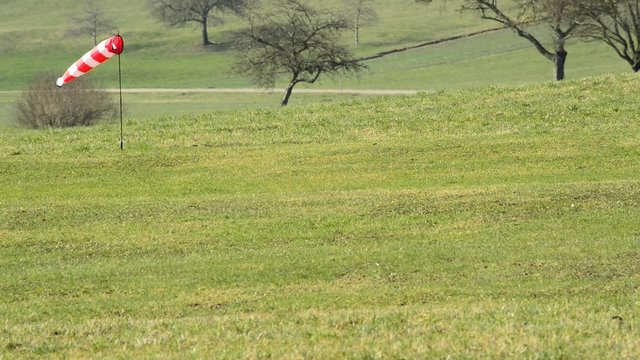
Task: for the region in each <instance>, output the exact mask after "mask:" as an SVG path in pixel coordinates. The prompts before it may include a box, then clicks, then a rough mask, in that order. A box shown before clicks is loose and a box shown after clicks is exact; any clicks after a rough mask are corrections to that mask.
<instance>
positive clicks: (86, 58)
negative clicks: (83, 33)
mask: <svg viewBox="0 0 640 360" xmlns="http://www.w3.org/2000/svg"><path fill="white" fill-rule="evenodd" d="M82 61H84V63H85V64H87V65H89V66H90V67H91V68H94V67H96V66H98V65H100V63H99V62H97V61H95V60H94V58H92V57H91V51H90V52H88V53H86V54H84V56H83V57H82Z"/></svg>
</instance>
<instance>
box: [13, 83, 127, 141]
mask: <svg viewBox="0 0 640 360" xmlns="http://www.w3.org/2000/svg"><path fill="white" fill-rule="evenodd" d="M55 80H56V77H55V76H54V75H50V74H46V75H41V76H39V77H38V78H37V79H36V80H35V81H33V82H32V83H31V84H30V85H29V89H28V90H27V91H25V92H24V93H23V94H22V97H20V98H19V99H18V102H17V104H16V110H17V120H18V123H19V124H20V125H21V126H24V127H27V128H33V129H36V128H42V127H57V128H63V127H70V126H89V125H93V124H95V123H96V122H97V121H98V119H100V118H101V117H102V116H104V115H107V114H110V113H111V114H113V113H114V111H115V106H114V104H113V102H112V100H111V96H110V95H109V94H108V93H107V92H106V91H105V90H101V89H98V88H96V86H94V85H93V84H92V83H91V82H90V81H89V80H87V79H85V78H79V79H76V80H75V81H73V82H71V83H68V84H65V85H64V86H63V87H62V88H58V87H57V86H56V85H55Z"/></svg>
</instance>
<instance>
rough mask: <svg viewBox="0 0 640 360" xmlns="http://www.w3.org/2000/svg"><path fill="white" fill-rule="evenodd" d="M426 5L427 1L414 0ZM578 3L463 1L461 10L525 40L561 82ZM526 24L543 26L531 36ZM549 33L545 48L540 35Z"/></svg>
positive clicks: (565, 0)
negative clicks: (512, 32) (473, 12)
mask: <svg viewBox="0 0 640 360" xmlns="http://www.w3.org/2000/svg"><path fill="white" fill-rule="evenodd" d="M416 1H417V2H423V3H429V2H431V0H416ZM580 1H581V0H514V1H513V2H507V1H505V2H504V3H500V4H499V1H498V0H465V2H464V5H463V7H462V9H463V10H471V11H476V12H477V13H478V14H480V17H481V18H482V19H486V20H491V21H495V22H498V23H500V24H502V25H504V26H505V27H507V28H510V29H512V30H513V31H514V32H515V33H516V34H517V35H518V36H520V37H522V38H524V39H526V40H528V41H529V42H530V43H531V44H532V45H533V46H534V47H535V49H536V50H537V51H538V52H539V53H540V54H541V55H542V56H544V57H545V58H546V59H548V60H550V61H551V62H553V64H554V75H555V76H554V77H555V79H556V80H563V79H564V77H565V70H564V69H565V63H566V59H567V55H568V52H567V50H566V42H567V40H568V39H569V38H570V37H572V36H575V35H576V34H577V32H578V31H579V30H580V25H581V23H582V20H583V15H582V14H581V13H580V11H578V9H579V3H580ZM529 25H544V28H546V29H547V30H546V32H545V33H538V34H534V33H533V32H532V31H531V30H529V29H530V26H529ZM549 32H550V33H551V35H552V36H551V40H552V44H551V46H550V45H545V41H543V40H542V39H543V36H548V34H549Z"/></svg>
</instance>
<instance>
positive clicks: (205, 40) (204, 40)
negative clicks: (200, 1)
mask: <svg viewBox="0 0 640 360" xmlns="http://www.w3.org/2000/svg"><path fill="white" fill-rule="evenodd" d="M201 23H202V45H203V46H208V45H213V43H212V42H211V41H209V31H208V30H207V17H206V16H203V17H202V21H201Z"/></svg>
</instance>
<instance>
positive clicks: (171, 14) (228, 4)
mask: <svg viewBox="0 0 640 360" xmlns="http://www.w3.org/2000/svg"><path fill="white" fill-rule="evenodd" d="M249 2H250V0H150V5H151V9H152V13H153V14H154V15H155V16H156V17H157V18H158V19H160V20H161V21H162V22H164V23H166V24H167V25H169V26H184V25H186V24H188V23H196V24H198V25H199V26H200V27H201V29H202V44H203V45H204V46H207V45H213V42H211V40H209V30H208V27H209V25H212V24H213V25H215V24H221V23H222V21H223V19H222V17H220V16H217V15H216V14H224V13H229V12H231V13H235V14H239V13H242V11H243V10H244V9H245V7H246V6H247V5H248V4H249Z"/></svg>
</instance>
